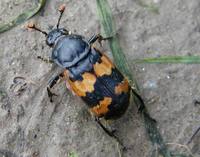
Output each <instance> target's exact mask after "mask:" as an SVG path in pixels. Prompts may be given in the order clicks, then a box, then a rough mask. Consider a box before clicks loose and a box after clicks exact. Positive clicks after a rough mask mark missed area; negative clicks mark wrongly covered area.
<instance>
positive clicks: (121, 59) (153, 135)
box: [96, 0, 171, 157]
mask: <svg viewBox="0 0 200 157" xmlns="http://www.w3.org/2000/svg"><path fill="white" fill-rule="evenodd" d="M96 2H97V9H98V15H99V18H100V22H101V25H102V27H103V29H104V33H105V35H106V36H113V38H112V39H111V40H109V44H110V48H111V50H112V54H113V58H114V61H115V64H116V65H117V67H118V68H119V69H120V71H121V72H123V74H124V75H125V76H127V77H128V78H129V80H131V81H132V83H133V84H137V83H136V80H135V79H134V77H133V76H132V74H131V72H130V68H129V66H128V63H127V60H126V57H125V55H124V53H123V51H122V49H121V47H120V43H119V40H118V38H117V36H116V35H115V33H116V29H115V25H114V22H113V19H112V14H111V10H110V8H109V4H108V2H107V0H96ZM137 90H139V89H138V88H137ZM134 100H135V103H136V105H137V106H139V105H140V103H141V102H140V101H139V100H138V99H137V98H136V97H135V96H134ZM143 116H144V122H145V128H146V132H147V134H148V136H149V138H150V140H151V142H152V144H153V145H156V146H157V148H158V152H159V154H160V155H159V156H163V157H171V154H170V151H169V150H168V148H167V146H166V144H165V142H164V141H163V138H162V136H161V134H160V132H159V130H158V129H157V125H156V123H155V121H154V120H153V119H152V118H151V117H150V115H149V114H148V111H147V110H145V111H144V112H143Z"/></svg>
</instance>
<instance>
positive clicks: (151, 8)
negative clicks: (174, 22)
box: [137, 0, 159, 14]
mask: <svg viewBox="0 0 200 157" xmlns="http://www.w3.org/2000/svg"><path fill="white" fill-rule="evenodd" d="M137 1H138V4H139V5H140V6H142V7H144V8H146V9H148V10H149V11H151V12H153V13H155V14H159V8H158V7H157V6H156V5H155V4H154V3H153V2H151V3H150V4H147V3H146V2H144V0H137Z"/></svg>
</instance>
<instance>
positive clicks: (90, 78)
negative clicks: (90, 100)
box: [68, 72, 96, 96]
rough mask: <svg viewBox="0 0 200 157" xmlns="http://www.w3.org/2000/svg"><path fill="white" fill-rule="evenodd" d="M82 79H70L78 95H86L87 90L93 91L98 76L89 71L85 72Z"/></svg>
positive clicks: (72, 87)
mask: <svg viewBox="0 0 200 157" xmlns="http://www.w3.org/2000/svg"><path fill="white" fill-rule="evenodd" d="M82 77H83V80H82V81H79V80H77V81H74V82H73V81H71V80H68V82H69V84H70V86H71V89H72V90H73V91H74V92H75V93H76V95H78V96H86V92H90V93H91V92H93V91H94V84H95V82H96V77H95V76H94V75H93V74H91V73H88V72H85V73H84V74H83V75H82Z"/></svg>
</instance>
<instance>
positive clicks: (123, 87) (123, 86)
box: [115, 79, 130, 94]
mask: <svg viewBox="0 0 200 157" xmlns="http://www.w3.org/2000/svg"><path fill="white" fill-rule="evenodd" d="M129 89H130V87H129V83H128V80H127V79H124V80H123V81H122V82H120V83H119V84H118V85H117V86H116V87H115V94H121V93H122V92H124V93H127V92H128V91H129Z"/></svg>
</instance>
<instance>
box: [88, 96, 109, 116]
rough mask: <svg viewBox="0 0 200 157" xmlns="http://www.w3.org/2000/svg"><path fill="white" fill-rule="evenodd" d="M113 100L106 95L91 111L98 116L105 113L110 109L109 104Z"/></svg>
mask: <svg viewBox="0 0 200 157" xmlns="http://www.w3.org/2000/svg"><path fill="white" fill-rule="evenodd" d="M111 102H112V98H110V97H104V99H103V100H102V101H100V102H99V104H98V105H97V106H94V107H92V108H91V109H90V111H91V112H92V113H94V114H95V115H96V116H102V115H105V114H106V113H107V112H108V111H109V109H108V106H109V105H110V104H111Z"/></svg>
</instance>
